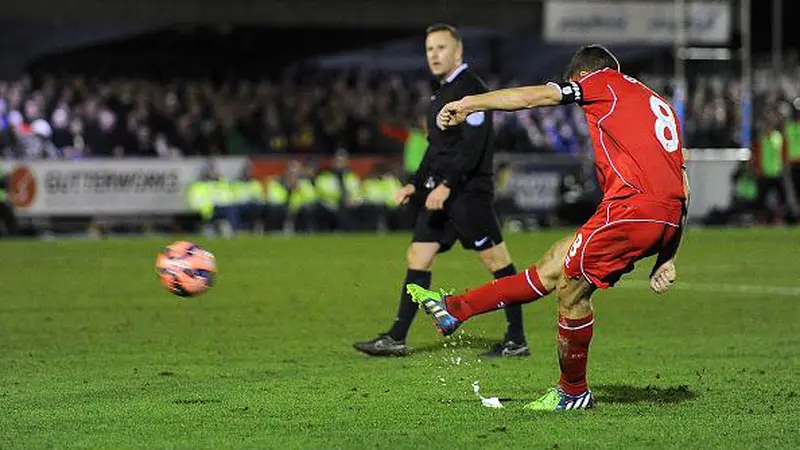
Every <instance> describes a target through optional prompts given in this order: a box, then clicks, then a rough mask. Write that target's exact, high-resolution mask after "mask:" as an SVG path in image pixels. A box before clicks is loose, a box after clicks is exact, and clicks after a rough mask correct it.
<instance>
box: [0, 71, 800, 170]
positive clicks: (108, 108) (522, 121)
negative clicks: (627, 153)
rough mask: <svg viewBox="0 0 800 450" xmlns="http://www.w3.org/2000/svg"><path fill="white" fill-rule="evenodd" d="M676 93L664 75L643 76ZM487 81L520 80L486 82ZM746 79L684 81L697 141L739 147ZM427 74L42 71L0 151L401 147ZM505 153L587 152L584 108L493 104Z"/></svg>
mask: <svg viewBox="0 0 800 450" xmlns="http://www.w3.org/2000/svg"><path fill="white" fill-rule="evenodd" d="M641 79H642V81H644V82H645V83H647V84H648V85H650V86H652V87H653V88H654V89H656V90H657V91H660V92H666V93H667V95H668V96H670V95H671V94H670V93H671V92H672V90H673V89H672V87H673V81H672V78H671V77H668V76H661V77H659V76H655V75H650V76H648V75H641ZM798 80H800V66H798V65H796V64H794V65H792V66H791V68H790V69H787V70H785V71H783V72H782V73H781V74H779V75H778V76H776V75H775V74H774V73H771V72H768V71H756V75H755V80H754V81H755V83H754V87H755V90H756V91H755V94H756V96H755V100H756V101H755V105H754V107H755V111H757V112H758V111H762V110H764V109H769V108H773V109H775V108H778V109H781V110H785V109H786V108H788V105H789V101H791V100H792V99H794V98H797V96H798V92H797V91H798V88H797V87H798V85H800V82H798ZM487 81H488V83H489V85H490V87H491V88H499V87H504V86H509V85H517V84H519V83H518V82H516V81H514V80H509V81H503V80H501V79H500V78H498V77H489V78H488V79H487ZM740 90H741V84H740V82H739V81H738V80H737V79H736V78H735V77H726V76H724V75H715V76H707V77H704V76H698V77H695V78H693V79H692V82H691V83H690V86H689V93H688V98H687V101H688V105H687V108H686V120H685V121H684V123H685V132H686V140H687V145H689V146H691V147H735V146H738V145H739V140H740V139H739V135H740V123H741V120H740V118H741V103H740V100H739V99H740V95H739V93H740ZM431 91H432V85H431V84H430V80H426V79H424V78H419V77H417V78H412V77H403V76H401V75H398V74H390V75H386V74H380V73H372V74H370V73H365V72H360V73H350V72H332V71H315V72H309V73H303V74H302V75H294V76H289V77H285V78H284V79H282V80H278V81H275V80H269V79H261V80H256V81H248V80H236V81H229V82H222V83H213V82H211V81H208V80H202V79H199V80H174V81H172V82H166V83H159V82H154V81H150V80H146V79H127V78H114V79H94V78H87V77H82V76H69V75H65V76H55V75H43V76H37V77H36V78H35V79H34V78H32V77H24V78H22V79H18V80H11V81H0V152H1V154H2V156H4V157H6V158H82V157H86V156H96V157H121V156H143V157H175V156H179V155H185V156H191V155H221V154H227V155H239V154H270V155H271V154H281V153H314V154H320V153H321V154H333V153H334V152H335V151H336V150H338V149H345V150H347V151H348V152H349V153H350V154H353V155H358V154H364V153H370V154H397V153H398V152H400V151H402V148H403V145H404V142H405V141H406V139H407V138H408V136H409V130H412V129H415V128H419V127H420V125H421V119H422V118H423V117H424V112H425V105H426V101H427V100H428V99H429V97H430V95H431ZM495 115H496V117H495V118H496V120H495V128H496V139H497V145H498V147H499V148H501V149H504V150H507V151H519V152H521V151H527V152H530V151H535V152H559V153H580V152H582V151H585V150H586V149H587V148H588V135H587V132H586V127H585V126H583V124H584V118H583V117H582V114H581V111H580V109H579V108H577V107H571V108H548V109H539V110H534V111H521V112H515V113H501V112H497V113H495Z"/></svg>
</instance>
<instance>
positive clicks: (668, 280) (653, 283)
mask: <svg viewBox="0 0 800 450" xmlns="http://www.w3.org/2000/svg"><path fill="white" fill-rule="evenodd" d="M676 276H677V274H676V272H675V263H674V262H672V260H671V259H670V260H669V261H666V262H664V263H663V264H661V265H660V266H658V267H656V268H655V270H653V274H652V275H650V289H652V290H653V292H655V293H656V294H663V293H665V292H667V291H668V290H669V287H670V286H672V283H674V282H675V278H676Z"/></svg>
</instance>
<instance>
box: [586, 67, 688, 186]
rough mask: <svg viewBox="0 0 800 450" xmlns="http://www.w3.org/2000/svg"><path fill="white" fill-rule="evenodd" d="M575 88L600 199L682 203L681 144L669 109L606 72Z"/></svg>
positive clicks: (619, 75) (640, 86)
mask: <svg viewBox="0 0 800 450" xmlns="http://www.w3.org/2000/svg"><path fill="white" fill-rule="evenodd" d="M572 85H573V86H575V84H574V83H573V84H572ZM577 85H578V87H579V90H580V91H579V92H578V93H577V95H576V100H577V101H578V103H579V104H580V105H581V107H582V108H583V110H584V112H585V113H586V119H587V121H588V123H589V133H590V135H591V138H592V146H593V147H594V157H595V164H596V166H597V177H598V181H599V182H600V186H601V187H602V189H603V199H604V200H612V199H619V198H625V197H630V196H631V195H634V194H638V193H645V194H650V195H652V196H655V197H658V198H662V199H667V200H685V195H684V190H683V168H684V158H683V151H682V149H683V144H682V141H681V135H680V126H679V123H678V119H677V115H676V114H675V111H674V110H673V109H672V107H671V106H670V105H669V103H667V101H666V100H664V99H663V98H662V97H661V96H659V95H658V94H656V93H655V92H653V91H651V90H650V88H648V87H647V86H645V85H644V84H642V83H641V82H639V81H638V80H636V79H634V78H631V77H629V76H627V75H623V74H622V73H620V72H618V71H616V70H613V69H608V68H606V69H602V70H598V71H596V72H592V73H590V74H588V75H586V76H584V77H583V78H581V79H580V80H578V82H577Z"/></svg>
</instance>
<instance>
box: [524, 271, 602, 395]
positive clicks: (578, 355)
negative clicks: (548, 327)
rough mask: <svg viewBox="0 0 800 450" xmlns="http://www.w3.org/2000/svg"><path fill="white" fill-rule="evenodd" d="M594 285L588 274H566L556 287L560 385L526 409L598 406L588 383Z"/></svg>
mask: <svg viewBox="0 0 800 450" xmlns="http://www.w3.org/2000/svg"><path fill="white" fill-rule="evenodd" d="M594 291H595V287H594V285H592V284H591V283H590V282H589V281H587V280H586V278H584V277H578V278H570V277H568V276H566V275H564V276H562V277H561V279H559V281H558V285H557V287H556V296H557V297H558V363H559V366H560V368H561V378H560V379H559V382H558V386H557V387H556V388H554V389H551V390H550V391H548V392H547V393H546V394H545V395H543V396H542V397H540V398H539V399H538V400H536V401H534V402H531V403H529V404H528V405H526V406H525V409H528V410H533V411H560V410H568V409H587V408H591V407H592V406H594V397H593V396H592V392H591V391H590V390H589V386H588V384H587V382H586V365H587V362H588V357H589V343H591V341H592V334H593V328H594V311H593V309H592V300H591V297H592V293H593V292H594Z"/></svg>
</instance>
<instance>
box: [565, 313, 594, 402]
mask: <svg viewBox="0 0 800 450" xmlns="http://www.w3.org/2000/svg"><path fill="white" fill-rule="evenodd" d="M592 328H594V315H593V314H589V315H588V316H586V317H584V318H582V319H567V318H566V317H564V316H561V315H559V317H558V362H559V365H560V366H561V380H560V381H559V383H558V384H559V386H561V389H563V390H564V392H566V393H567V394H569V395H581V394H583V393H584V392H586V390H587V387H586V362H587V358H588V357H589V343H590V342H591V341H592Z"/></svg>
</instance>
